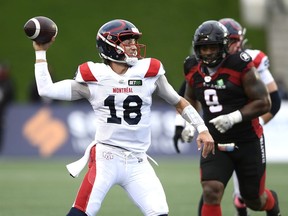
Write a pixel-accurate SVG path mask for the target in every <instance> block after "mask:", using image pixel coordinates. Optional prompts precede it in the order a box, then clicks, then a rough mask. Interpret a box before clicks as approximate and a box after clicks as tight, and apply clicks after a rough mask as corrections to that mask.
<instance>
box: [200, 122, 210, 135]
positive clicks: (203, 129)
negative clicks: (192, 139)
mask: <svg viewBox="0 0 288 216" xmlns="http://www.w3.org/2000/svg"><path fill="white" fill-rule="evenodd" d="M197 131H198V133H201V132H203V131H209V130H208V128H207V127H206V125H205V124H201V125H198V126H197Z"/></svg>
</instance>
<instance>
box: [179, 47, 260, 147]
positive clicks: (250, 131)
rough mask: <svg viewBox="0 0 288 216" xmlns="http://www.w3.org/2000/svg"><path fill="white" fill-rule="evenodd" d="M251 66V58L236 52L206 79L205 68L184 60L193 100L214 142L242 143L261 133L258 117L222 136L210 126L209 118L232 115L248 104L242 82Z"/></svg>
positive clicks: (235, 126) (237, 125) (190, 59)
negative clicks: (196, 103)
mask: <svg viewBox="0 0 288 216" xmlns="http://www.w3.org/2000/svg"><path fill="white" fill-rule="evenodd" d="M253 66H254V64H253V62H252V59H251V57H250V56H249V55H248V54H247V53H245V52H239V53H236V54H232V55H228V56H227V58H225V59H224V60H223V62H222V64H221V65H220V67H218V69H217V70H216V72H215V73H214V74H213V75H212V76H209V75H208V74H209V73H208V69H207V68H205V66H203V65H201V64H200V63H199V64H198V62H197V61H196V59H195V58H194V57H190V58H187V59H186V61H185V63H184V72H185V77H186V81H187V82H188V84H189V85H190V86H191V87H192V88H193V97H194V99H196V100H198V101H200V103H201V105H202V109H203V118H204V121H205V123H206V125H207V127H208V128H209V131H210V133H211V135H212V136H213V138H214V140H215V142H218V143H229V142H244V141H249V140H253V139H255V138H258V137H260V135H261V134H262V127H261V126H260V124H259V121H258V118H256V119H254V120H252V121H244V122H241V123H238V124H235V125H234V126H233V127H232V128H231V129H229V130H228V131H227V132H226V133H224V134H221V133H220V132H219V131H218V130H217V129H216V128H215V127H214V125H213V124H211V123H209V121H210V120H211V119H213V118H215V117H217V116H219V115H224V114H228V113H231V112H234V111H236V110H238V109H240V108H242V107H243V106H244V105H245V104H247V103H248V102H249V99H248V98H247V96H246V94H245V92H244V89H243V86H242V81H241V80H242V76H243V75H244V74H245V73H246V72H247V71H248V70H250V69H251V67H253Z"/></svg>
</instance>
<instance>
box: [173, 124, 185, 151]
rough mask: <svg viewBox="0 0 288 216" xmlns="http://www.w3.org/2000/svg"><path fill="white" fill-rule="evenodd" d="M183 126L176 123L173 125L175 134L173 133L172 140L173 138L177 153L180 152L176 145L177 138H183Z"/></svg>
mask: <svg viewBox="0 0 288 216" xmlns="http://www.w3.org/2000/svg"><path fill="white" fill-rule="evenodd" d="M183 129H184V127H183V126H179V125H177V126H176V127H175V134H174V137H173V140H174V146H175V149H176V152H177V153H180V150H179V147H178V140H179V139H180V140H181V141H182V142H184V141H183V139H182V135H181V134H182V131H183Z"/></svg>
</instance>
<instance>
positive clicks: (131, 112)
mask: <svg viewBox="0 0 288 216" xmlns="http://www.w3.org/2000/svg"><path fill="white" fill-rule="evenodd" d="M164 73H165V71H164V69H163V66H162V64H161V62H160V61H159V60H157V59H153V58H147V59H142V60H139V61H138V63H137V65H135V66H133V67H130V68H129V69H128V70H127V72H126V73H125V74H123V75H118V74H117V73H115V72H114V71H112V69H111V68H110V67H109V66H108V65H105V64H103V63H93V62H86V63H84V64H82V65H80V66H79V67H78V71H77V74H76V77H75V80H76V81H77V82H84V83H86V84H87V85H88V88H89V90H90V93H91V95H90V98H88V100H89V102H90V103H91V105H92V107H93V110H94V112H95V115H96V116H95V117H96V135H95V141H96V142H97V143H104V144H109V145H113V146H118V147H122V148H125V149H127V150H130V151H132V152H146V151H147V149H148V148H149V146H150V144H151V131H150V118H151V113H150V111H151V105H152V94H153V92H154V91H155V88H156V85H155V82H156V81H157V79H158V78H159V76H160V75H163V74H164Z"/></svg>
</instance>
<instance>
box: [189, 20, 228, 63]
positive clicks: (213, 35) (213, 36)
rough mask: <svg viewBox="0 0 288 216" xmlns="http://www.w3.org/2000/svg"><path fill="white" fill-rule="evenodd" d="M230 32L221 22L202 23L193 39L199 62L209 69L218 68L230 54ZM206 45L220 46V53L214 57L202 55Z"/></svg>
mask: <svg viewBox="0 0 288 216" xmlns="http://www.w3.org/2000/svg"><path fill="white" fill-rule="evenodd" d="M228 36H229V33H228V30H227V28H226V27H225V26H224V25H222V24H221V23H220V22H218V21H216V20H209V21H206V22H204V23H202V24H201V25H200V26H199V27H198V28H197V29H196V31H195V34H194V38H193V44H192V45H193V49H194V53H195V57H196V59H197V60H198V61H202V62H203V64H205V65H207V66H208V67H215V66H217V65H218V64H219V63H220V62H221V61H222V60H223V59H224V58H225V57H226V56H227V53H228ZM206 45H218V46H219V52H218V53H216V54H213V55H209V56H208V55H205V56H204V55H201V53H200V47H201V46H206Z"/></svg>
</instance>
